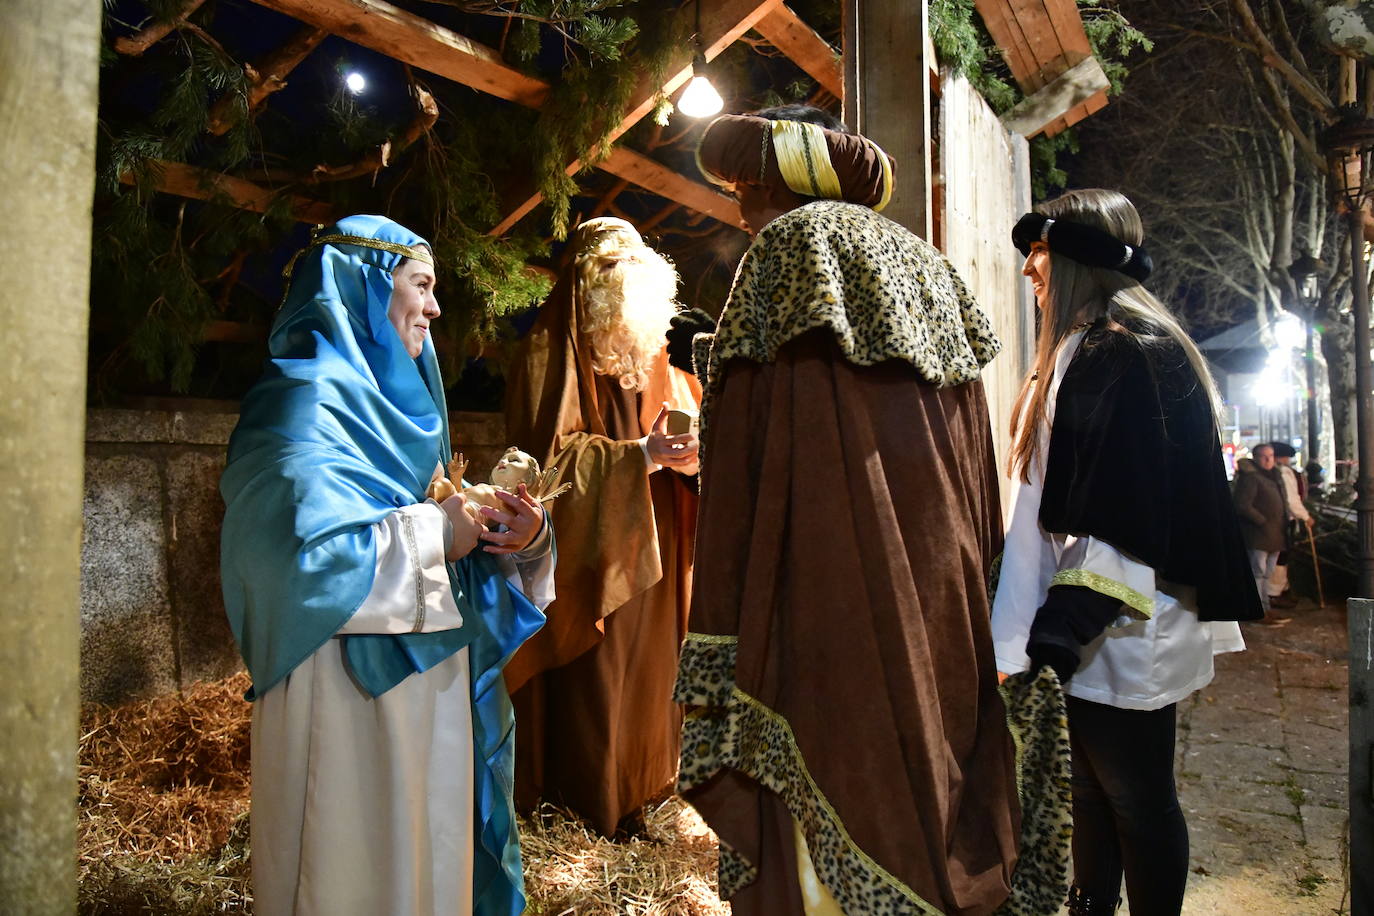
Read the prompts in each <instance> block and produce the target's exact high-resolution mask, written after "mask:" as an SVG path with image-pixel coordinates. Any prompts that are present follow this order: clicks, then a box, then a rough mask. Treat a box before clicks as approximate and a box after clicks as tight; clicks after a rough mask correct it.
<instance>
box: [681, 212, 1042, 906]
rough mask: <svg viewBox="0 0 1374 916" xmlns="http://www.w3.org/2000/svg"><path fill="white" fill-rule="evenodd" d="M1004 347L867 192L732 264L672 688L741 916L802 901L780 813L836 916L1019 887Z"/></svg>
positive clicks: (976, 902)
mask: <svg viewBox="0 0 1374 916" xmlns="http://www.w3.org/2000/svg"><path fill="white" fill-rule="evenodd" d="M999 346H1000V345H999V343H998V342H997V340H996V338H995V335H994V334H993V333H992V330H991V326H990V323H989V322H988V320H987V317H986V315H984V314H983V312H982V310H981V309H980V308H979V307H978V305H977V303H976V302H975V301H974V300H973V298H972V297H971V296H970V295H969V293H968V290H967V289H966V288H965V287H964V284H963V283H962V282H961V281H960V280H959V277H958V275H957V273H956V272H955V271H954V270H953V268H952V267H951V266H950V265H949V263H948V261H947V260H945V258H944V257H943V256H942V255H940V254H939V252H937V251H935V249H933V248H931V247H930V246H929V245H927V244H926V243H924V242H922V241H921V240H920V239H918V238H916V237H915V236H914V235H912V234H911V233H910V232H908V231H906V230H905V229H903V228H901V227H900V226H898V225H897V224H895V223H893V222H891V221H890V220H886V219H883V218H882V217H881V216H879V215H877V214H876V213H874V212H873V211H872V210H870V209H868V208H866V207H860V206H855V205H853V204H847V203H840V202H834V201H821V202H817V203H812V204H808V205H806V206H804V207H801V208H799V209H797V210H793V211H791V212H789V213H787V214H784V215H782V216H780V217H778V218H777V219H775V220H774V221H773V222H771V223H769V224H768V226H766V227H765V228H764V229H763V230H762V231H761V232H760V233H759V235H758V237H757V238H756V239H755V241H754V244H753V245H752V246H751V247H750V249H749V251H748V252H746V254H745V256H744V259H743V260H742V261H741V263H740V267H739V270H738V272H737V274H736V277H735V284H734V287H733V288H732V290H731V293H730V300H729V303H728V304H727V306H726V309H725V312H724V313H723V314H722V316H721V320H720V324H719V327H718V329H717V334H716V337H715V340H714V342H713V343H712V347H711V353H710V357H709V360H708V361H707V365H708V370H707V371H708V378H707V384H706V389H707V390H706V394H705V404H704V407H703V417H702V421H703V432H702V435H703V443H704V447H703V453H704V456H705V457H704V464H703V471H702V481H701V483H702V495H703V500H702V505H701V514H700V519H699V529H698V539H697V557H696V569H695V575H694V579H693V599H692V614H691V627H690V629H691V632H690V633H689V634H688V638H687V642H686V644H685V645H684V647H683V655H682V661H681V665H680V669H679V675H678V683H677V691H676V696H677V698H678V700H679V701H680V702H683V703H685V704H688V705H689V707H691V710H690V711H689V714H688V718H687V721H686V723H685V724H684V727H683V752H682V763H681V767H680V772H679V781H678V786H679V789H680V791H682V792H683V793H684V794H685V795H686V796H687V798H688V799H689V800H690V801H691V802H692V804H693V805H694V806H696V807H697V809H698V810H699V811H701V813H702V814H703V816H704V817H705V818H706V820H707V822H708V823H709V824H710V825H711V826H712V827H713V828H714V829H715V830H716V832H717V834H718V835H719V837H720V840H721V854H720V863H721V865H720V868H721V874H720V882H721V895H722V896H723V897H726V898H729V899H730V900H731V904H732V906H733V908H734V912H735V913H736V914H737V916H749V914H768V916H787V914H800V913H801V912H802V903H801V900H800V892H799V889H798V876H797V868H796V855H795V847H794V842H793V826H792V825H793V823H794V822H795V823H796V824H797V825H798V827H799V829H800V831H801V833H802V835H803V837H804V839H805V841H806V843H807V848H808V851H809V854H810V857H811V859H812V862H813V864H814V867H815V870H816V874H817V875H818V877H819V878H820V879H821V881H822V882H824V884H825V885H826V887H827V889H828V890H829V891H830V893H831V894H832V895H833V896H834V897H835V899H836V901H837V902H838V903H839V904H840V906H841V907H842V908H843V909H844V911H845V912H846V913H850V914H860V913H862V914H865V916H870V914H910V913H927V914H930V913H950V914H987V913H991V912H992V911H994V910H995V909H996V908H997V907H998V906H999V905H1001V904H1002V903H1003V901H1004V900H1005V899H1006V898H1007V896H1008V893H1009V891H1010V888H1011V885H1012V872H1013V867H1014V864H1015V862H1016V858H1017V855H1016V853H1017V849H1016V847H1017V835H1018V829H1019V826H1020V816H1019V807H1018V804H1017V798H1016V779H1015V774H1014V767H1013V748H1012V741H1011V738H1010V734H1009V732H1008V728H1007V721H1006V713H1005V708H1004V706H1003V703H1002V700H1001V698H1000V697H999V695H998V690H997V673H996V669H995V662H994V657H993V648H992V637H991V631H990V622H989V614H990V603H991V602H990V597H989V593H988V578H989V572H990V569H991V566H992V563H993V559H994V557H995V556H996V555H997V554H998V552H999V551H1000V549H1001V538H1002V526H1001V518H1000V515H1001V513H1000V508H999V505H1000V504H999V501H998V496H997V492H998V491H997V472H996V468H995V463H994V457H993V447H992V438H991V431H990V428H989V422H988V413H987V405H986V401H985V398H984V394H983V389H982V383H981V382H980V381H979V373H980V370H981V367H982V366H983V365H985V364H986V363H987V362H988V360H990V359H991V358H992V356H993V355H994V354H995V353H996V352H997V350H998V348H999ZM1057 902H1058V901H1056V906H1057Z"/></svg>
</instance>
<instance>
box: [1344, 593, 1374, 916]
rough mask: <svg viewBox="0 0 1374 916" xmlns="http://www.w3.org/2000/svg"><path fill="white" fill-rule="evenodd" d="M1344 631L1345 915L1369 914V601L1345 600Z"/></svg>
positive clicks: (1373, 771) (1373, 734)
mask: <svg viewBox="0 0 1374 916" xmlns="http://www.w3.org/2000/svg"><path fill="white" fill-rule="evenodd" d="M1346 608H1347V614H1348V619H1349V635H1350V914H1351V916H1370V914H1374V869H1371V868H1370V867H1369V863H1371V862H1374V691H1371V685H1374V601H1372V600H1370V599H1368V598H1351V599H1350V600H1349V602H1347V604H1346Z"/></svg>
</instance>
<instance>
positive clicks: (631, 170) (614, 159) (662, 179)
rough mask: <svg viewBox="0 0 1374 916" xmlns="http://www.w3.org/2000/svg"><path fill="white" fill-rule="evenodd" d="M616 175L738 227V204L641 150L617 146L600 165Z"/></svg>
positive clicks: (660, 195)
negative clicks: (656, 160) (637, 151)
mask: <svg viewBox="0 0 1374 916" xmlns="http://www.w3.org/2000/svg"><path fill="white" fill-rule="evenodd" d="M600 167H601V168H602V169H604V170H605V171H607V172H610V173H611V174H612V175H615V176H616V177H618V178H624V179H625V180H626V181H629V182H630V183H631V184H637V185H639V186H640V187H641V188H645V189H647V190H649V191H652V192H654V193H655V194H657V195H658V196H659V197H663V198H666V199H667V200H671V201H674V202H675V203H680V204H682V205H683V206H685V207H690V208H691V209H693V210H696V211H697V212H698V213H705V214H706V215H707V216H709V217H711V218H712V219H716V220H719V221H720V222H722V223H725V224H726V225H728V226H740V227H741V228H743V227H742V222H743V220H742V218H741V216H740V212H739V204H737V203H735V201H734V200H733V199H731V198H729V197H726V196H725V195H724V194H721V193H719V192H717V191H716V190H714V189H713V188H711V187H709V186H708V185H704V184H702V183H701V182H697V181H692V180H691V179H690V178H686V177H684V176H682V175H679V174H678V173H677V172H674V171H673V170H672V169H670V168H668V167H667V166H666V165H662V164H660V163H658V162H655V161H654V160H652V159H650V158H649V157H648V156H645V155H643V154H642V153H636V152H635V151H634V150H630V149H626V148H625V147H623V146H618V147H616V148H615V149H614V150H612V151H611V155H610V156H608V157H607V158H606V161H605V162H603V163H601V166H600Z"/></svg>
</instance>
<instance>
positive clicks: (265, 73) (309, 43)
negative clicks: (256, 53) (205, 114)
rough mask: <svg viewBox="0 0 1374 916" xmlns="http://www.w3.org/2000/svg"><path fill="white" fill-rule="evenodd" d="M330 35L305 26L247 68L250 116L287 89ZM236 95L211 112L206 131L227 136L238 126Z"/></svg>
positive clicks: (227, 96)
mask: <svg viewBox="0 0 1374 916" xmlns="http://www.w3.org/2000/svg"><path fill="white" fill-rule="evenodd" d="M328 35H329V33H328V32H326V31H325V30H324V29H321V28H317V27H315V26H309V25H308V26H305V27H304V28H301V29H300V30H298V31H297V32H296V34H295V35H292V36H291V38H290V39H289V40H288V41H287V42H286V44H284V45H282V46H281V47H279V48H277V49H276V50H274V51H272V52H270V53H268V54H267V55H265V56H263V57H262V58H261V59H260V60H258V62H257V63H256V64H255V65H253V66H247V65H245V67H244V69H245V70H247V72H248V78H249V87H248V97H247V99H245V100H244V107H245V108H246V109H247V113H248V117H249V118H252V117H253V114H254V112H256V111H257V110H258V108H259V107H261V106H262V103H263V102H264V101H265V100H266V99H267V97H268V96H269V95H271V94H272V93H274V92H277V91H279V90H281V89H285V88H286V77H287V75H288V74H289V73H290V72H291V71H292V70H294V69H296V67H297V66H298V65H299V64H300V62H301V61H303V60H305V59H306V57H308V56H309V55H310V52H311V51H313V50H315V48H316V47H318V46H319V44H320V42H321V41H324V39H325V38H326V37H327V36H328ZM235 101H236V99H235V98H234V97H233V95H232V94H227V95H225V96H224V97H223V98H221V99H220V100H219V101H217V102H215V104H214V106H213V107H211V109H210V119H209V122H208V124H207V125H206V130H208V131H209V132H210V133H212V134H215V135H217V136H218V135H220V134H223V133H224V132H225V131H227V130H228V129H229V128H230V127H232V126H234V107H235V106H234V102H235Z"/></svg>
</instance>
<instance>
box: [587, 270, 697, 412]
mask: <svg viewBox="0 0 1374 916" xmlns="http://www.w3.org/2000/svg"><path fill="white" fill-rule="evenodd" d="M618 254H620V255H621V256H622V257H620V258H614V257H612V258H607V257H603V256H592V257H589V258H587V259H585V260H584V261H583V262H582V263H580V264H578V266H577V269H578V274H579V276H578V283H579V285H580V286H581V292H582V297H583V302H584V303H585V305H584V315H583V325H582V332H583V333H584V334H586V335H587V338H588V340H589V341H590V342H591V348H592V369H593V370H594V371H595V372H596V373H597V374H598V375H609V376H614V377H616V378H618V379H619V381H620V387H622V388H624V389H626V390H629V391H643V390H644V388H645V386H647V385H648V384H649V373H650V371H651V370H652V369H653V366H654V362H655V361H656V360H657V359H658V356H659V354H660V353H661V352H662V350H663V347H664V345H665V340H664V337H663V335H664V333H665V332H666V331H667V330H668V322H669V321H670V320H671V319H672V317H673V315H675V314H676V313H677V310H678V304H677V301H676V296H677V284H678V276H677V269H676V268H675V267H674V266H673V264H672V262H671V261H669V260H668V259H667V258H665V257H664V256H663V255H661V254H659V253H658V252H656V251H654V250H653V249H651V248H648V247H644V248H635V249H629V250H624V249H622V251H621V252H618ZM625 255H629V257H624V256H625ZM630 258H633V260H631V259H630ZM607 264H610V265H613V266H610V267H606V269H603V267H605V265H607Z"/></svg>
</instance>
